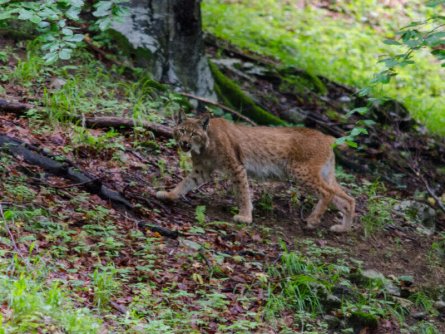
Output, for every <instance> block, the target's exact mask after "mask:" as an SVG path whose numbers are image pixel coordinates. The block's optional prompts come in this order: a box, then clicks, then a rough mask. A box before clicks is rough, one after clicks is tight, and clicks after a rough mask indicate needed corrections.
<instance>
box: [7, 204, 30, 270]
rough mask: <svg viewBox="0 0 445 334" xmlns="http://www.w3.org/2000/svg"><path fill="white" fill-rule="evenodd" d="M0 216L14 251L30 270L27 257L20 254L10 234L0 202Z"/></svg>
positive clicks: (12, 235)
mask: <svg viewBox="0 0 445 334" xmlns="http://www.w3.org/2000/svg"><path fill="white" fill-rule="evenodd" d="M0 216H1V217H2V219H3V223H4V224H5V229H6V231H7V232H8V234H9V238H10V239H11V243H12V247H13V248H14V250H15V252H16V253H17V254H18V256H20V258H21V259H22V260H23V262H24V263H25V265H26V268H27V269H28V270H31V269H32V266H31V264H30V263H29V261H28V259H26V258H25V257H24V256H23V255H22V252H21V251H20V249H19V248H18V246H17V243H16V241H15V238H14V234H12V231H11V229H10V228H9V225H8V222H7V220H6V217H5V213H4V212H3V205H2V204H1V203H0Z"/></svg>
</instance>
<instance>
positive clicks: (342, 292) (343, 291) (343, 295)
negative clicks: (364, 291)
mask: <svg viewBox="0 0 445 334" xmlns="http://www.w3.org/2000/svg"><path fill="white" fill-rule="evenodd" d="M332 294H333V295H334V296H336V297H338V298H340V299H355V293H354V291H353V290H352V289H351V288H349V287H347V286H344V285H336V286H334V288H333V289H332Z"/></svg>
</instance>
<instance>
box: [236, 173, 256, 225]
mask: <svg viewBox="0 0 445 334" xmlns="http://www.w3.org/2000/svg"><path fill="white" fill-rule="evenodd" d="M233 177H234V184H235V188H236V190H238V196H239V201H240V206H239V214H237V215H235V216H234V217H233V220H234V221H236V222H239V223H248V224H250V223H251V222H252V201H251V199H250V190H249V181H248V179H247V172H246V169H245V168H244V167H243V166H241V165H239V166H237V167H236V168H235V169H234V170H233Z"/></svg>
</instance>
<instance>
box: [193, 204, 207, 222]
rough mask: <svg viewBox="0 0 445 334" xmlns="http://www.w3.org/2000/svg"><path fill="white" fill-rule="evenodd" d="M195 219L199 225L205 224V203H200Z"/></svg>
mask: <svg viewBox="0 0 445 334" xmlns="http://www.w3.org/2000/svg"><path fill="white" fill-rule="evenodd" d="M195 219H196V221H197V223H198V224H199V225H204V224H205V222H206V207H205V205H198V206H197V207H196V209H195Z"/></svg>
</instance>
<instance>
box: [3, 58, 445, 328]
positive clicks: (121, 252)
mask: <svg viewBox="0 0 445 334" xmlns="http://www.w3.org/2000/svg"><path fill="white" fill-rule="evenodd" d="M15 54H17V53H15ZM28 63H29V62H28ZM16 65H17V60H14V58H13V56H11V58H10V60H9V63H8V62H7V63H6V65H5V66H6V67H9V69H10V71H11V72H12V71H13V68H14V67H15V66H16ZM78 66H79V67H81V66H82V65H81V64H78ZM96 66H101V65H100V64H97V65H96ZM102 70H104V69H103V68H102ZM79 71H80V70H79ZM42 75H46V74H42ZM72 75H73V74H72V73H69V72H68V73H64V72H57V70H56V69H52V72H50V74H49V76H48V77H46V78H45V77H44V78H32V79H30V80H28V81H27V82H28V83H26V82H22V81H21V80H18V79H14V80H15V81H14V83H12V84H11V82H12V80H11V79H9V78H8V79H7V80H4V79H3V82H2V86H3V92H0V93H1V95H2V96H0V97H2V98H8V99H15V100H18V101H21V102H29V101H32V102H37V103H36V104H38V103H39V101H43V100H44V98H43V92H44V87H45V86H46V85H49V84H50V83H51V82H54V81H53V80H52V79H51V76H52V77H54V76H62V77H63V78H64V79H65V80H66V79H67V78H70V77H72ZM113 76H117V74H116V73H114V74H113ZM117 80H122V83H124V82H125V81H126V79H125V78H123V77H119V78H118V79H117ZM67 84H68V85H69V84H70V83H69V82H68V83H67ZM56 91H57V89H55V90H54V93H53V94H56V93H55V92H56ZM103 98H104V100H107V98H108V99H110V100H112V98H113V97H112V96H105V97H103ZM89 99H91V100H93V99H94V100H95V99H97V97H96V96H94V95H93V96H91V95H90V96H86V97H85V98H84V99H79V100H77V101H78V102H81V103H85V102H88V101H89ZM118 102H121V104H122V105H124V106H126V103H128V100H127V97H126V96H123V95H122V96H118V98H117V102H116V105H117V107H115V106H111V107H110V109H112V108H116V109H112V110H111V112H114V113H116V114H118V112H117V110H119V107H118V105H119V103H118ZM101 103H102V102H101ZM52 107H53V105H51V108H52ZM48 109H50V108H49V107H48V106H41V107H39V108H37V110H36V111H34V112H32V113H30V114H29V118H17V117H16V116H13V115H6V114H1V115H0V132H1V133H2V134H7V135H9V136H11V137H14V138H18V139H20V140H23V141H25V142H27V143H30V144H33V145H35V146H38V147H40V148H45V149H46V150H48V151H50V152H51V153H52V154H54V155H63V156H65V157H66V158H68V159H69V160H71V161H73V162H74V163H75V164H76V165H77V166H79V168H80V169H82V170H84V171H87V172H88V173H90V174H91V175H94V177H96V178H98V179H100V180H101V181H102V182H104V183H105V184H106V185H109V186H110V187H112V188H114V189H116V190H119V191H120V192H121V193H123V194H124V195H125V196H126V197H127V198H129V199H130V200H131V201H132V203H133V204H135V205H137V206H139V210H140V211H141V212H142V214H143V215H144V218H145V219H146V220H148V221H150V222H152V223H155V224H158V225H161V226H163V227H166V228H169V229H171V230H178V231H180V232H181V234H182V236H181V237H180V238H178V239H176V240H174V239H168V238H163V237H161V236H160V235H159V234H158V233H156V232H155V233H153V232H151V231H149V230H144V229H140V228H138V227H137V224H136V222H135V221H134V220H132V219H131V218H129V217H127V216H126V215H125V214H124V213H122V212H120V211H118V210H115V209H113V208H112V206H111V205H110V203H107V202H106V201H104V200H102V199H100V198H99V197H97V196H95V195H91V194H89V193H87V192H85V191H84V190H83V188H82V185H73V184H71V183H69V182H68V181H66V180H64V179H61V178H59V177H54V176H52V175H50V174H47V173H45V172H43V171H42V170H41V169H39V168H37V167H35V166H30V165H28V164H26V163H24V162H23V161H22V160H21V159H20V158H12V157H11V156H9V155H7V154H6V153H5V152H4V151H2V152H1V153H0V159H1V165H0V177H1V180H2V182H1V184H0V198H1V208H2V211H1V214H2V215H1V217H2V218H1V221H2V225H1V227H0V235H1V238H0V252H1V253H0V254H1V257H0V270H1V274H0V282H1V285H2V286H3V287H4V289H1V292H0V298H1V304H0V314H1V315H2V323H3V325H2V326H3V327H4V328H5V330H6V331H7V332H16V333H24V332H50V333H58V332H62V331H63V330H64V331H67V332H72V333H82V332H86V333H88V332H92V333H94V332H101V333H107V332H118V333H120V332H129V333H135V332H143V333H194V332H195V333H202V332H204V333H278V332H282V333H289V332H292V331H297V330H300V331H306V332H308V331H312V332H318V333H326V332H340V331H341V330H344V329H346V328H353V331H355V332H357V333H358V332H360V333H370V332H378V333H400V332H401V331H402V330H405V332H416V331H420V330H421V328H430V327H428V326H433V325H434V326H435V327H437V328H438V331H439V332H443V331H444V330H445V326H444V323H443V313H440V311H439V310H438V309H437V307H433V305H432V304H433V302H434V301H436V300H438V299H440V298H441V294H442V293H443V282H444V279H445V271H444V269H443V260H444V259H443V249H444V239H443V235H442V234H440V233H436V234H434V235H432V236H428V235H426V234H425V232H427V230H426V229H425V228H423V227H422V226H421V225H420V224H419V222H418V221H417V220H416V219H414V218H413V217H410V216H409V215H405V214H404V213H401V212H399V211H397V210H394V209H393V207H394V205H396V204H397V203H398V202H400V201H401V200H403V199H404V197H403V196H404V194H405V193H403V192H400V191H397V190H386V189H385V187H384V186H383V184H382V183H380V182H378V181H375V180H372V179H370V178H369V179H368V178H366V177H365V176H363V175H360V176H354V175H351V174H348V173H346V172H344V171H343V170H341V169H340V170H339V177H340V179H341V180H342V182H343V184H344V185H345V187H346V188H347V189H348V190H349V192H351V193H352V194H353V195H354V196H355V197H356V199H357V204H358V205H357V214H358V218H357V222H356V226H355V229H354V230H353V231H352V232H350V233H348V234H344V235H335V234H332V233H330V232H329V231H328V229H327V227H328V226H329V225H331V224H333V222H334V221H335V220H336V219H338V217H337V213H336V212H334V211H330V212H329V213H328V214H326V216H325V217H324V220H323V225H322V227H320V229H319V230H317V231H313V232H308V231H305V230H304V229H303V228H302V226H303V225H304V223H303V219H302V218H303V217H304V216H306V215H307V214H308V213H309V211H310V210H311V208H312V205H313V198H312V197H311V196H308V195H307V194H299V192H298V188H295V187H293V186H292V185H288V184H274V183H266V184H264V183H262V184H256V183H254V185H253V189H254V198H255V212H254V224H252V225H250V226H244V225H240V224H234V223H232V222H231V219H230V218H231V216H232V214H233V211H234V207H235V206H236V203H235V201H234V200H233V194H232V192H231V190H230V183H229V182H227V180H224V179H221V178H220V179H218V180H217V182H215V183H211V184H209V185H207V186H205V187H203V188H201V189H200V190H199V191H197V192H194V193H192V194H191V195H190V196H188V197H187V199H184V201H181V202H178V203H173V204H168V203H160V202H158V201H157V200H155V199H154V198H153V196H152V195H153V193H154V191H155V190H157V189H161V188H170V187H171V186H173V185H174V184H176V183H177V182H178V181H179V180H180V179H181V177H182V175H183V174H184V170H186V169H187V168H188V160H187V158H186V157H184V156H182V155H178V153H177V151H176V149H175V147H174V144H173V143H172V142H171V141H169V140H161V139H159V138H155V137H152V136H151V135H150V134H149V133H146V132H143V131H142V130H141V131H139V130H136V131H105V130H89V129H84V130H82V129H79V128H78V127H75V126H73V125H72V124H69V123H59V122H55V121H51V122H49V121H48V118H47V117H48V114H46V110H48ZM122 112H123V113H125V110H124V111H122V110H119V115H120V114H121V113H122ZM152 117H153V118H156V117H160V116H156V115H154V116H153V115H152ZM289 199H290V200H289ZM437 219H443V216H440V215H438V216H437ZM366 269H372V270H374V274H373V275H374V276H377V278H375V277H374V278H369V276H372V275H370V272H369V271H368V272H366V271H365V270H366ZM363 272H365V273H363ZM371 273H373V272H371ZM379 273H381V274H384V275H385V277H386V278H383V277H382V276H380V274H379ZM404 276H405V277H404ZM406 276H411V278H410V277H406ZM308 277H309V278H310V279H312V280H310V281H309V283H310V284H309V283H307V281H306V282H304V281H302V279H303V278H305V279H308ZM305 289H306V290H305ZM305 291H306V292H305ZM297 292H298V293H297ZM297 301H301V304H298V305H297ZM61 311H63V312H64V313H63V314H64V315H65V314H66V315H67V316H66V317H63V318H61V317H60V316H58V314H60V313H61ZM419 312H423V313H424V314H420V315H419ZM442 312H443V311H442ZM362 313H365V314H366V315H368V314H369V315H371V316H372V318H371V319H368V318H367V317H365V316H363V314H362ZM374 317H375V318H374ZM66 319H74V320H73V321H68V320H66ZM335 319H338V323H337V322H335ZM373 319H377V323H374V322H373ZM76 326H77V327H76ZM328 326H329V327H330V328H331V329H328ZM431 328H432V327H431Z"/></svg>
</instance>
